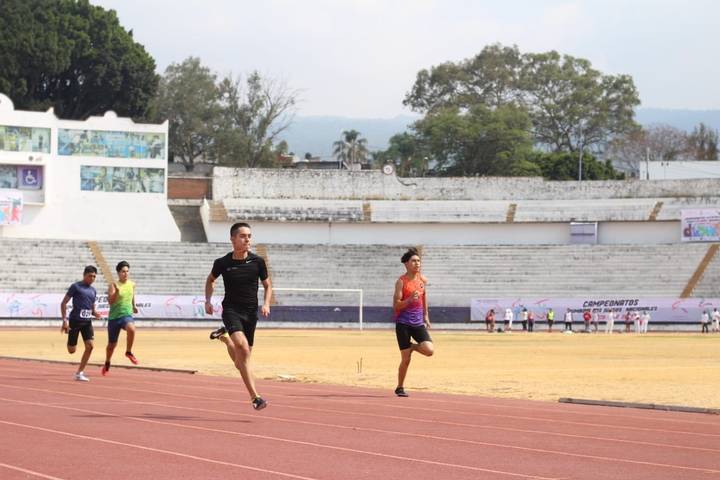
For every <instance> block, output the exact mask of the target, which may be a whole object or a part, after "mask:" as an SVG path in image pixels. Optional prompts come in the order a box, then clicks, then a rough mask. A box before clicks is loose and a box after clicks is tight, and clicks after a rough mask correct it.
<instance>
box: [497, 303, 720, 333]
mask: <svg viewBox="0 0 720 480" xmlns="http://www.w3.org/2000/svg"><path fill="white" fill-rule="evenodd" d="M716 311H717V309H716ZM604 316H605V318H604V320H605V333H613V331H614V329H615V320H616V319H617V318H618V313H617V312H614V311H610V312H606V313H605V314H604ZM718 317H719V318H720V314H718ZM545 319H546V321H547V331H548V332H552V331H553V325H555V310H553V309H552V308H548V310H547V312H546V314H545ZM624 319H625V331H626V332H630V331H631V326H632V325H633V324H634V325H635V332H636V333H647V331H648V325H649V324H650V320H651V317H650V313H649V312H648V311H643V312H642V313H641V312H639V311H627V312H626V313H625V316H624ZM502 320H503V327H502V328H499V327H496V325H497V314H496V312H495V309H493V308H491V309H490V310H488V311H487V313H486V314H485V329H486V330H487V331H488V332H495V331H498V332H507V333H510V332H512V331H513V322H515V321H519V322H520V324H521V325H522V331H527V332H533V331H535V320H536V318H535V313H534V312H533V311H532V310H528V309H527V308H526V307H523V308H522V310H520V312H519V313H518V315H517V317H516V316H515V312H513V309H512V308H510V307H508V308H506V309H505V311H504V312H503V317H502ZM582 320H583V325H584V331H585V332H586V333H591V332H592V333H595V332H598V331H600V323H601V321H600V313H599V312H591V311H590V310H587V309H586V310H584V311H583V312H582ZM563 321H564V324H565V329H564V332H567V333H572V332H573V322H574V318H573V312H572V311H571V310H570V309H569V308H568V309H566V310H565V315H564V317H563Z"/></svg>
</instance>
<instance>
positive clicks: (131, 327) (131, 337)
mask: <svg viewBox="0 0 720 480" xmlns="http://www.w3.org/2000/svg"><path fill="white" fill-rule="evenodd" d="M125 332H126V334H127V349H125V351H126V352H132V347H133V343H135V324H134V323H132V322H129V323H128V324H127V325H125Z"/></svg>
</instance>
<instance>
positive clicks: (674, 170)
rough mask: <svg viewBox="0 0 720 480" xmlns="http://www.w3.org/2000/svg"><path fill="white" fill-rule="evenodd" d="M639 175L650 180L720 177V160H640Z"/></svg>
mask: <svg viewBox="0 0 720 480" xmlns="http://www.w3.org/2000/svg"><path fill="white" fill-rule="evenodd" d="M639 167H640V172H639V177H640V178H644V179H650V180H678V179H693V178H714V179H720V161H717V160H707V161H699V160H697V161H687V162H686V161H672V162H639Z"/></svg>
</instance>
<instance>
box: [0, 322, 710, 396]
mask: <svg viewBox="0 0 720 480" xmlns="http://www.w3.org/2000/svg"><path fill="white" fill-rule="evenodd" d="M207 334H208V331H207V330H196V329H175V330H164V329H140V330H139V331H138V336H137V343H136V347H135V348H134V349H133V350H134V351H135V354H136V355H137V356H138V358H139V359H140V361H141V365H144V366H153V367H168V368H180V369H193V370H198V371H199V372H200V373H206V374H213V375H227V376H236V375H237V372H236V371H235V369H234V367H233V366H232V365H231V364H230V361H229V359H228V358H227V353H226V352H225V348H224V346H223V345H222V344H220V343H219V342H217V341H215V342H213V341H210V340H208V337H207ZM432 335H433V339H434V341H435V345H436V354H435V356H434V357H432V358H423V357H420V356H414V357H413V363H412V365H411V367H410V372H409V374H408V379H407V381H406V387H407V388H408V389H409V390H410V391H412V390H427V391H435V392H447V393H463V394H476V395H484V396H495V397H510V398H521V399H535V400H547V401H557V400H558V398H560V397H575V398H589V399H603V400H613V401H628V402H645V403H657V404H670V405H688V406H696V407H706V408H720V389H718V385H720V335H717V334H715V335H699V334H649V335H643V336H635V335H632V334H630V335H627V334H616V335H610V336H608V335H604V334H575V335H563V334H560V333H554V334H552V335H549V334H547V333H544V332H542V333H541V332H537V333H535V334H531V335H530V334H521V333H513V334H512V335H508V334H485V333H476V332H443V331H434V332H432ZM65 341H66V337H65V336H64V335H62V334H60V333H59V328H57V329H55V328H53V329H48V328H42V329H30V328H26V329H19V328H0V355H5V356H17V357H32V358H43V359H49V360H73V361H78V360H79V358H80V357H79V354H78V353H76V354H75V355H73V356H71V355H69V354H68V353H67V352H66V350H65ZM106 342H107V333H106V332H105V331H104V329H101V328H97V329H96V347H95V351H94V352H93V355H92V358H91V362H101V361H102V360H103V359H104V347H105V344H106ZM255 346H256V350H255V352H254V368H255V372H256V374H257V376H258V377H260V378H266V379H277V378H284V379H289V380H297V381H302V382H319V383H331V384H340V385H358V386H372V387H381V388H388V389H390V388H393V387H394V386H395V381H396V378H395V377H396V368H397V363H398V360H399V354H398V351H397V344H396V342H395V336H394V332H392V331H390V330H383V331H366V332H364V333H359V332H357V331H338V330H270V329H267V330H266V329H261V330H259V331H258V333H257V335H256V344H255ZM81 348H82V347H80V349H81ZM123 348H124V334H122V335H121V338H120V345H119V346H118V349H117V352H116V355H115V361H116V362H117V363H118V364H126V363H127V360H125V358H124V357H123V356H122V349H123ZM80 349H79V350H80ZM96 370H97V371H96ZM68 371H69V372H70V373H71V372H72V368H71V367H70V366H68ZM88 372H89V375H91V376H95V375H99V369H97V367H93V368H90V369H88Z"/></svg>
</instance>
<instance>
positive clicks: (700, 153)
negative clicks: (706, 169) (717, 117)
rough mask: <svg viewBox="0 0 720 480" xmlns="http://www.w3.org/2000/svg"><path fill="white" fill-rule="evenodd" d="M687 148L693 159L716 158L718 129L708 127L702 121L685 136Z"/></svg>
mask: <svg viewBox="0 0 720 480" xmlns="http://www.w3.org/2000/svg"><path fill="white" fill-rule="evenodd" d="M687 141H688V150H689V151H690V152H691V155H692V156H693V157H694V159H695V160H717V159H718V131H717V130H712V129H710V128H708V127H707V126H706V125H705V124H704V123H700V124H699V125H698V126H697V127H695V128H694V129H693V131H692V133H691V134H690V135H689V136H688V138H687Z"/></svg>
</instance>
